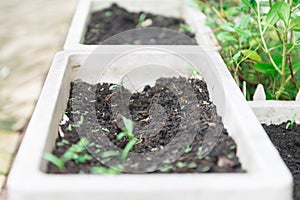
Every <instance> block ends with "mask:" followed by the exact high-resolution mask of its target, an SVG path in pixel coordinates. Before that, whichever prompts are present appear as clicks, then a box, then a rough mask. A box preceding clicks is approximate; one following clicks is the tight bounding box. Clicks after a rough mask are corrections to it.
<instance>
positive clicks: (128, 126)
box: [117, 117, 139, 161]
mask: <svg viewBox="0 0 300 200" xmlns="http://www.w3.org/2000/svg"><path fill="white" fill-rule="evenodd" d="M122 119H123V123H124V126H125V128H124V129H123V131H122V132H120V133H119V134H118V135H117V140H120V139H122V138H123V137H127V138H128V140H129V142H128V143H127V144H126V146H125V148H124V150H123V153H122V156H121V157H122V160H123V161H125V160H126V158H127V156H128V154H129V152H130V151H131V150H132V149H133V147H134V146H135V145H136V144H137V143H138V141H139V140H138V139H136V138H135V137H134V135H133V122H132V121H131V120H130V119H127V118H126V117H123V118H122Z"/></svg>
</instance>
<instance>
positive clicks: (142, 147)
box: [47, 78, 245, 174]
mask: <svg viewBox="0 0 300 200" xmlns="http://www.w3.org/2000/svg"><path fill="white" fill-rule="evenodd" d="M166 82H168V83H171V84H172V85H175V86H176V89H177V90H178V91H183V90H185V87H186V85H188V86H191V91H192V92H193V93H194V94H196V95H195V96H194V97H195V99H196V103H193V105H191V103H192V102H191V101H192V100H191V99H192V98H189V97H186V98H185V95H187V96H189V94H186V93H184V94H182V95H183V96H180V95H179V93H178V94H176V95H175V94H174V93H173V92H172V91H174V90H173V89H170V88H169V87H165V86H166V84H164V83H166ZM95 91H96V92H95ZM118 91H123V92H124V93H126V94H129V96H130V100H129V113H130V114H129V116H126V117H127V118H130V119H132V120H133V121H134V123H135V124H137V125H138V126H141V127H143V126H147V125H149V124H151V123H153V124H154V126H152V127H151V128H149V127H148V129H147V130H143V129H141V131H140V133H141V135H140V136H139V138H140V139H141V140H140V143H138V144H136V145H135V146H134V148H133V149H132V152H135V153H138V154H142V153H147V152H152V151H159V150H162V149H163V148H164V147H166V146H167V145H169V144H170V143H171V141H172V140H175V139H174V138H177V137H180V136H182V133H181V132H184V134H185V135H183V136H184V138H186V139H187V138H188V137H190V135H192V134H195V135H194V136H193V138H192V140H191V143H190V144H189V145H188V146H184V152H183V154H181V155H180V156H179V157H178V159H177V160H175V161H174V162H172V163H169V164H166V165H164V166H163V167H160V168H159V170H154V171H151V170H150V169H149V170H148V169H146V171H147V172H153V173H205V172H208V173H212V172H214V173H215V172H233V173H237V172H239V173H243V172H245V171H244V170H243V169H242V168H241V164H240V162H239V159H238V157H237V156H236V150H237V149H236V148H237V147H236V144H235V142H234V140H233V139H232V138H231V137H230V136H228V133H227V130H226V129H225V128H224V126H223V123H222V120H221V117H219V116H218V115H217V112H216V107H215V105H214V104H213V103H212V102H210V101H209V94H208V90H207V86H206V83H205V82H204V81H201V80H198V79H189V80H187V79H185V78H160V79H158V80H157V81H156V84H155V86H154V87H150V86H146V87H145V88H144V90H143V91H142V92H135V93H130V91H128V90H127V89H125V88H121V89H120V88H119V89H118V88H117V87H115V85H114V84H110V83H103V84H97V85H90V84H88V83H85V82H82V81H80V80H77V81H74V82H72V83H71V91H70V98H69V101H68V106H67V109H66V112H65V114H66V115H67V116H68V117H69V120H65V122H63V123H61V125H60V129H61V132H63V133H64V134H63V137H62V135H61V134H59V135H58V138H57V140H56V146H55V149H54V150H53V154H54V155H56V156H57V157H60V156H62V155H63V154H64V153H65V152H66V151H67V150H68V149H69V148H70V147H71V146H72V145H73V146H74V144H76V143H78V141H79V139H80V136H82V135H84V133H82V132H89V130H92V131H91V132H93V133H92V135H93V136H95V138H97V137H98V138H99V137H103V136H104V137H105V138H108V139H109V140H110V141H111V142H112V143H113V144H115V145H116V146H118V147H119V148H121V149H124V147H125V146H126V144H127V143H128V142H129V141H128V138H126V137H124V138H122V139H121V140H117V139H116V137H117V135H118V134H119V133H120V132H122V129H123V128H120V127H119V126H118V125H117V121H118V119H117V117H116V115H114V114H113V111H112V109H113V108H119V107H121V105H120V104H119V105H113V104H112V101H113V100H112V99H113V98H114V95H117V93H118ZM191 91H190V92H191ZM187 93H188V92H187ZM182 99H183V100H184V102H186V105H187V106H186V107H189V108H191V109H186V108H185V106H182V105H181V104H180V103H179V102H180V101H181V100H182ZM154 104H159V105H161V106H162V107H163V108H164V109H165V113H166V116H165V118H164V119H165V120H164V119H163V117H161V116H163V114H162V115H157V116H155V117H153V116H151V115H152V114H151V110H149V108H150V107H151V106H152V107H153V106H154ZM121 112H122V111H121ZM83 115H84V118H83V117H82V118H81V119H80V120H79V121H81V126H80V129H79V128H78V124H79V122H78V120H76V119H78V116H83ZM93 115H96V116H97V117H95V118H96V120H95V122H93V119H92V117H93ZM185 116H187V117H188V118H189V121H184V118H185ZM193 116H197V117H196V118H198V119H196V118H195V117H193ZM75 118H76V119H75ZM154 118H155V119H154ZM162 121H166V123H165V124H160V122H162ZM194 122H196V123H194ZM71 126H72V127H73V128H72V129H70V127H71ZM75 127H77V128H75ZM99 127H101V128H100V129H102V131H101V130H99ZM157 127H158V128H157ZM159 127H162V128H159ZM78 130H80V131H82V132H81V133H79V132H78ZM218 130H219V133H218ZM134 131H136V130H134ZM147 131H148V132H149V133H150V135H147V136H145V135H143V133H145V132H147ZM137 132H138V131H137ZM134 134H135V133H134ZM95 138H94V139H95ZM207 138H210V140H207ZM184 140H185V139H184ZM66 141H67V142H66ZM212 141H216V145H215V146H211V145H214V143H213V142H212ZM179 142H180V141H179ZM205 142H208V146H209V147H211V150H210V152H209V153H208V154H206V155H204V154H202V152H203V151H205V150H204V148H206V147H205V145H204V143H205ZM88 146H89V147H91V148H90V149H89V150H91V151H92V152H93V153H96V151H97V148H102V147H101V146H100V145H98V146H97V144H94V142H93V143H92V144H90V145H88ZM207 149H209V148H207ZM91 151H87V150H84V151H83V152H80V153H78V154H79V155H90V156H91V157H92V159H90V160H86V161H82V162H75V161H74V160H69V161H67V162H66V164H65V167H66V168H65V170H59V169H58V168H57V167H56V166H55V165H53V164H52V163H49V164H48V170H47V172H48V173H71V174H73V173H91V169H92V168H93V167H97V166H102V167H106V166H105V165H104V164H102V163H101V162H99V161H98V160H97V159H96V158H95V157H93V155H94V154H93V155H91V154H90V153H89V152H91ZM98 151H99V150H98ZM176 151H177V150H176ZM171 157H172V155H170V157H168V158H170V159H171ZM159 159H165V158H158V160H156V162H164V161H165V160H159ZM148 161H149V162H151V160H150V159H149V160H148ZM130 162H131V165H133V166H135V165H136V166H137V170H140V169H138V165H139V164H140V163H135V159H134V157H133V158H132V160H130Z"/></svg>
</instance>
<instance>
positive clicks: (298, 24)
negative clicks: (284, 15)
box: [290, 17, 300, 32]
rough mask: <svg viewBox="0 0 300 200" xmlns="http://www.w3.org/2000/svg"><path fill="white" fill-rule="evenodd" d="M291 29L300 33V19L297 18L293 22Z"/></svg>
mask: <svg viewBox="0 0 300 200" xmlns="http://www.w3.org/2000/svg"><path fill="white" fill-rule="evenodd" d="M290 29H292V30H294V31H297V32H299V31H300V17H297V18H295V19H293V20H292V21H291V24H290Z"/></svg>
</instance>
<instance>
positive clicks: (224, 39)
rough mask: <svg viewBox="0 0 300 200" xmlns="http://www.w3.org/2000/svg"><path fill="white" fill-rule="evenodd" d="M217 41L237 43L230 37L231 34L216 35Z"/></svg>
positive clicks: (232, 36)
mask: <svg viewBox="0 0 300 200" xmlns="http://www.w3.org/2000/svg"><path fill="white" fill-rule="evenodd" d="M217 38H218V40H220V41H221V42H229V41H234V42H237V39H236V38H235V37H234V35H232V34H231V33H227V32H221V33H219V34H218V35H217Z"/></svg>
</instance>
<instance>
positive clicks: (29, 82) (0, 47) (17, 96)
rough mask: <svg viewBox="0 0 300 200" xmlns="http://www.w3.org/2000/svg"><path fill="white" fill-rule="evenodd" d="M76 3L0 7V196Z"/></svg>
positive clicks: (30, 0)
mask: <svg viewBox="0 0 300 200" xmlns="http://www.w3.org/2000/svg"><path fill="white" fill-rule="evenodd" d="M76 3H77V0H64V1H62V0H47V1H43V0H9V1H3V0H2V1H0V24H1V28H0V192H1V188H2V186H3V184H4V183H5V179H6V176H7V173H8V170H9V168H10V163H11V161H12V159H13V156H14V153H15V151H16V149H17V146H18V144H19V141H20V140H21V138H22V134H23V131H24V129H25V128H26V125H27V123H28V120H29V119H30V117H31V114H32V112H33V109H34V106H35V103H36V101H37V99H38V97H39V94H40V92H41V88H42V86H43V82H44V80H45V78H46V76H47V72H48V70H49V67H50V65H51V61H52V59H53V57H54V55H55V53H56V52H58V51H60V50H62V47H63V44H64V41H65V38H66V35H67V32H68V27H69V25H70V23H71V19H72V16H73V13H74V10H75V7H76ZM36 142H38V141H36ZM4 198H5V190H4V192H3V191H2V192H1V193H0V199H4Z"/></svg>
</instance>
